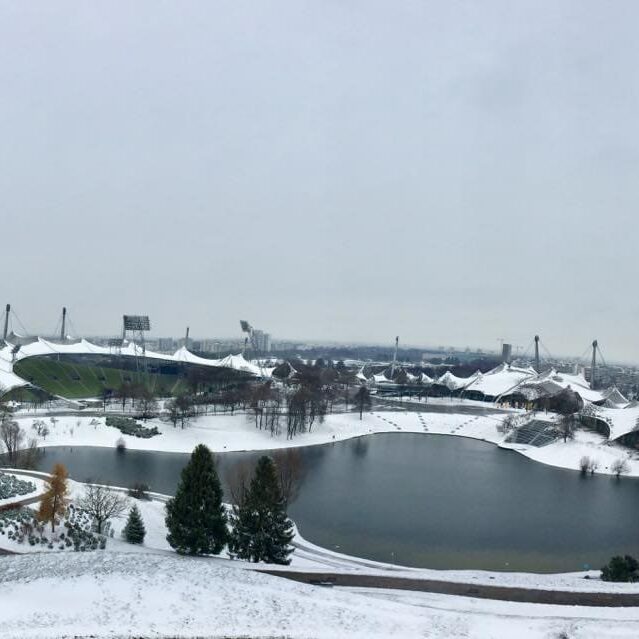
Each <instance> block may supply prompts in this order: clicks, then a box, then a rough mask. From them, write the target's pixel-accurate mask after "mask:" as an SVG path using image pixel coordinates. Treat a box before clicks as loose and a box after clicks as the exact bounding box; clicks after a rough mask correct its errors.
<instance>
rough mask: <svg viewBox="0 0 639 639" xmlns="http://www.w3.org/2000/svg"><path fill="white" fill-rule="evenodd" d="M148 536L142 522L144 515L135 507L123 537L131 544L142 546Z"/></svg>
mask: <svg viewBox="0 0 639 639" xmlns="http://www.w3.org/2000/svg"><path fill="white" fill-rule="evenodd" d="M145 535H146V528H145V527H144V522H143V521H142V515H141V514H140V510H139V509H138V507H137V506H135V505H134V506H133V508H131V510H130V511H129V517H128V519H127V521H126V526H124V528H123V529H122V536H123V537H124V539H126V541H128V542H129V543H130V544H141V543H143V542H144V536H145Z"/></svg>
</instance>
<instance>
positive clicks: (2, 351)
mask: <svg viewBox="0 0 639 639" xmlns="http://www.w3.org/2000/svg"><path fill="white" fill-rule="evenodd" d="M115 354H116V351H114V349H113V348H112V347H108V346H100V345H98V344H93V343H92V342H89V341H88V340H86V339H81V340H78V341H75V342H65V343H57V342H52V341H49V340H46V339H44V338H42V337H38V338H34V339H33V340H29V341H26V340H23V343H18V344H12V343H10V342H9V341H7V342H5V343H4V346H3V347H2V348H0V393H1V394H4V393H7V392H8V391H11V390H13V389H15V388H20V387H24V386H29V385H30V383H29V382H28V381H27V380H25V379H22V378H21V377H19V376H18V375H16V374H15V373H14V370H13V369H14V365H15V364H16V362H19V361H22V360H24V359H27V358H31V357H43V356H51V355H105V356H114V355H115ZM117 356H118V357H125V358H127V357H130V358H140V357H145V358H146V359H152V360H156V361H158V362H160V361H163V362H166V363H180V362H182V363H189V364H195V365H198V366H206V367H213V368H228V369H231V370H235V371H238V372H242V373H246V374H248V375H251V376H253V377H270V375H271V373H272V369H264V368H260V367H259V366H257V365H256V364H253V363H252V362H249V361H247V360H246V359H245V358H244V356H243V355H241V354H238V355H227V356H226V357H223V358H222V359H207V358H205V357H199V356H197V355H195V354H193V353H191V352H190V351H189V350H187V349H186V348H184V347H182V348H180V349H179V350H178V351H176V352H175V353H174V354H173V355H165V354H163V353H155V352H153V351H149V350H143V349H142V347H141V346H139V345H138V344H136V343H135V342H127V343H125V344H123V346H122V347H121V348H119V349H118V350H117Z"/></svg>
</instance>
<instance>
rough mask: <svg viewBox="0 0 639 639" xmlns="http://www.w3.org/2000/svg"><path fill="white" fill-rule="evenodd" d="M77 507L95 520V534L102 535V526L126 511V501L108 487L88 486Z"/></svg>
mask: <svg viewBox="0 0 639 639" xmlns="http://www.w3.org/2000/svg"><path fill="white" fill-rule="evenodd" d="M78 506H79V507H80V508H82V509H83V510H86V512H87V513H89V515H91V517H93V519H94V520H95V524H96V527H97V532H98V533H100V534H101V533H102V529H103V527H104V524H105V523H106V522H107V521H109V519H111V518H113V517H120V516H121V515H122V514H123V513H124V512H125V511H126V509H127V499H126V497H124V496H123V495H121V494H120V493H117V492H115V491H113V490H111V489H110V488H109V487H108V486H98V485H95V484H88V485H87V486H86V488H85V489H84V496H83V497H82V498H81V499H80V500H79V501H78Z"/></svg>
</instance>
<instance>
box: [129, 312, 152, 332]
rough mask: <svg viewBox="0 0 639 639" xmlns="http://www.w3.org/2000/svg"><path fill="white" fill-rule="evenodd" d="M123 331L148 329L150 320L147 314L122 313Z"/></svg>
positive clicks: (149, 328)
mask: <svg viewBox="0 0 639 639" xmlns="http://www.w3.org/2000/svg"><path fill="white" fill-rule="evenodd" d="M122 319H123V321H124V330H125V331H136V332H138V333H139V332H142V331H150V330H151V322H150V320H149V316H148V315H123V316H122Z"/></svg>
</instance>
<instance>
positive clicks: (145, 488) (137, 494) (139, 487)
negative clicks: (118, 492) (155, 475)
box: [129, 482, 151, 501]
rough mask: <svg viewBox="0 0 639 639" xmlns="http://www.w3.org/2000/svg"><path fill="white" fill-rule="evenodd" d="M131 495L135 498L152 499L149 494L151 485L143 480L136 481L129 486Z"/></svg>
mask: <svg viewBox="0 0 639 639" xmlns="http://www.w3.org/2000/svg"><path fill="white" fill-rule="evenodd" d="M129 497H133V498H134V499H144V500H146V501H148V500H150V499H151V496H150V495H149V485H148V484H144V483H142V482H136V483H135V484H133V486H131V487H130V488H129Z"/></svg>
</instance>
